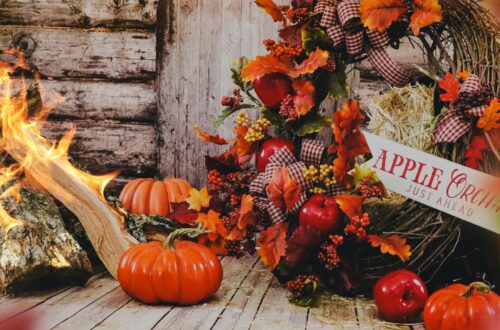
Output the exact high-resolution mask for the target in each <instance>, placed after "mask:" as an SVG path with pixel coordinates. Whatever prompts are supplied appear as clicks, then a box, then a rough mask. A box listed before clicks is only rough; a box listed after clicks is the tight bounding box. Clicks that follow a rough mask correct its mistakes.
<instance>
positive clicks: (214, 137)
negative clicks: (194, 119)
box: [193, 125, 229, 145]
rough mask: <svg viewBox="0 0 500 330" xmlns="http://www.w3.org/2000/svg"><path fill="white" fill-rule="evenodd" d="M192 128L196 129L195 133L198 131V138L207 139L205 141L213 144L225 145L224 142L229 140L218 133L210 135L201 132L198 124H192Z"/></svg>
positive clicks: (226, 142)
mask: <svg viewBox="0 0 500 330" xmlns="http://www.w3.org/2000/svg"><path fill="white" fill-rule="evenodd" d="M193 129H194V130H195V131H196V133H198V137H199V138H200V139H202V140H203V141H207V142H210V143H213V144H218V145H225V144H228V143H229V141H227V140H226V139H224V138H222V137H220V136H219V135H210V134H207V133H204V132H202V131H201V129H200V126H198V125H194V126H193Z"/></svg>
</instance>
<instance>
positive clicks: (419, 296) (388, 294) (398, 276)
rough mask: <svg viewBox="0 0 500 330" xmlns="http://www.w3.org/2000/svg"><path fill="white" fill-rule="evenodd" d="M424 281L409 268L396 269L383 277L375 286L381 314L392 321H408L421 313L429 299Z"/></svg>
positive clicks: (374, 293) (377, 303) (376, 300)
mask: <svg viewBox="0 0 500 330" xmlns="http://www.w3.org/2000/svg"><path fill="white" fill-rule="evenodd" d="M427 296H428V294H427V287H426V286H425V284H424V281H422V279H421V278H420V277H419V276H418V275H417V274H415V273H413V272H410V271H409V270H404V269H400V270H396V271H394V272H392V273H389V274H387V275H385V276H384V277H382V278H381V279H380V280H378V282H377V283H376V284H375V287H374V288H373V298H374V299H375V305H377V309H378V311H379V313H380V316H381V317H382V318H383V319H384V320H386V321H390V322H408V321H411V320H413V319H415V318H416V317H417V316H419V315H420V313H421V312H422V310H423V309H424V305H425V301H426V300H427Z"/></svg>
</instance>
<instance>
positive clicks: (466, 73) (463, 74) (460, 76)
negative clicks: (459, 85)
mask: <svg viewBox="0 0 500 330" xmlns="http://www.w3.org/2000/svg"><path fill="white" fill-rule="evenodd" d="M469 76H470V73H469V71H467V70H462V71H458V72H457V78H458V79H460V80H462V81H465V79H467V78H469Z"/></svg>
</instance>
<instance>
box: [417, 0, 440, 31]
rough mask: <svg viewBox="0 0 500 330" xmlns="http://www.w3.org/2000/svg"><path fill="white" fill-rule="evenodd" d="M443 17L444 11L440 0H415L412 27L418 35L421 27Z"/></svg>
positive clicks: (438, 20)
mask: <svg viewBox="0 0 500 330" xmlns="http://www.w3.org/2000/svg"><path fill="white" fill-rule="evenodd" d="M442 19H443V12H442V10H441V6H440V5H439V1H438V0H414V2H413V15H411V17H410V27H411V29H412V31H413V34H415V35H416V36H418V35H419V34H420V29H421V28H424V27H426V26H428V25H431V24H433V23H437V22H440V21H441V20H442Z"/></svg>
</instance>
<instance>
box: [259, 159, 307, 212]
mask: <svg viewBox="0 0 500 330" xmlns="http://www.w3.org/2000/svg"><path fill="white" fill-rule="evenodd" d="M266 192H267V196H268V197H269V199H270V200H271V201H272V202H273V203H274V205H275V206H276V207H277V208H279V209H281V210H290V209H292V208H293V207H294V206H295V204H296V203H297V202H298V201H299V199H300V193H301V192H302V187H301V185H299V184H298V183H297V180H295V179H293V178H291V177H290V173H289V172H288V169H287V168H286V167H280V168H278V169H276V171H274V174H273V176H272V178H271V181H270V182H269V185H268V186H267V188H266Z"/></svg>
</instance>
